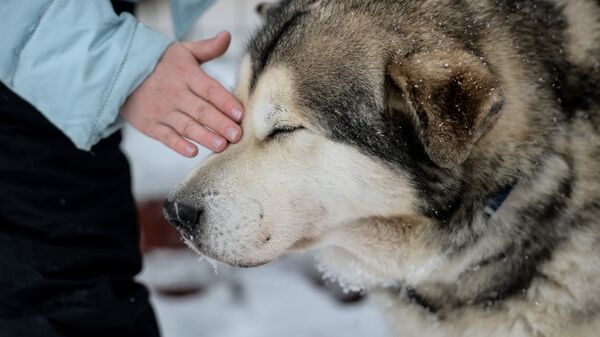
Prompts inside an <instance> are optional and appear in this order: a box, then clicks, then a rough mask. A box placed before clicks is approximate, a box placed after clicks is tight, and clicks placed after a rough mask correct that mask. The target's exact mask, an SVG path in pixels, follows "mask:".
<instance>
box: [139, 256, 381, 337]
mask: <svg viewBox="0 0 600 337" xmlns="http://www.w3.org/2000/svg"><path fill="white" fill-rule="evenodd" d="M307 263H310V261H306V260H305V258H287V259H284V260H282V261H280V262H276V263H273V264H270V265H267V266H264V267H261V268H256V269H234V268H230V267H227V266H223V265H218V266H217V267H216V268H217V269H216V271H215V270H214V269H213V266H212V265H211V264H210V263H208V262H206V261H199V259H198V257H197V256H196V255H195V254H192V253H188V252H183V253H182V252H176V251H171V252H169V251H162V252H157V253H154V254H151V255H149V256H147V257H146V269H145V270H144V272H143V273H142V275H141V279H142V281H144V282H145V283H147V284H149V285H150V288H151V289H152V292H153V296H152V302H153V304H154V306H155V308H156V311H157V315H158V318H159V322H160V325H161V328H162V330H163V334H164V337H198V336H203V337H281V336H286V337H338V336H344V337H367V336H368V337H386V336H389V333H388V331H387V327H386V323H385V321H384V319H383V317H382V314H381V312H380V311H379V310H378V309H377V308H376V307H375V306H374V305H373V304H371V303H370V302H369V301H361V302H359V303H356V304H342V303H341V302H340V301H339V300H337V299H336V298H335V297H334V296H333V295H332V294H330V293H329V292H328V291H327V290H326V288H323V287H320V286H318V285H317V284H316V283H315V282H314V281H313V280H311V278H310V277H308V276H307V268H310V267H307ZM170 288H181V289H193V288H199V289H200V291H198V292H197V293H196V294H193V295H187V296H184V297H172V296H166V295H163V294H161V293H160V292H159V291H158V290H159V289H162V290H168V289H170Z"/></svg>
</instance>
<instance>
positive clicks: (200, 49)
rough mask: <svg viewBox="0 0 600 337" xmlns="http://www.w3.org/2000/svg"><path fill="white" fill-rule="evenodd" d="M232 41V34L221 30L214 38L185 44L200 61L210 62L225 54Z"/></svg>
mask: <svg viewBox="0 0 600 337" xmlns="http://www.w3.org/2000/svg"><path fill="white" fill-rule="evenodd" d="M230 43H231V34H229V33H228V32H221V33H219V34H217V36H215V37H213V38H212V39H208V40H202V41H196V42H184V43H183V45H184V46H185V47H186V48H187V49H188V50H189V51H190V52H192V54H193V55H194V56H195V57H196V59H197V60H198V61H199V62H200V63H204V62H208V61H210V60H212V59H215V58H217V57H219V56H222V55H223V54H225V52H226V51H227V49H228V48H229V44H230Z"/></svg>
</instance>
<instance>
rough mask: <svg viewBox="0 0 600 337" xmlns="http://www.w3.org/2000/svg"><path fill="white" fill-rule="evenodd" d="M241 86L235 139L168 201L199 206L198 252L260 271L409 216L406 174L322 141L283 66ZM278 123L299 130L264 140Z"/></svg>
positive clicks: (410, 199) (346, 147)
mask: <svg viewBox="0 0 600 337" xmlns="http://www.w3.org/2000/svg"><path fill="white" fill-rule="evenodd" d="M244 63H245V65H244V68H247V67H249V66H250V62H248V61H245V62H244ZM241 73H242V74H246V75H245V76H248V74H249V71H248V70H247V69H243V70H242V72H241ZM248 82H249V81H248V80H247V79H244V78H242V80H241V82H240V83H241V84H240V86H242V87H238V89H237V91H236V92H237V93H238V95H239V97H240V98H241V99H242V101H243V103H244V105H245V106H246V110H247V115H246V117H245V121H244V125H243V126H244V130H245V134H244V138H243V139H242V141H241V142H240V143H239V144H237V145H235V146H232V147H231V148H230V149H229V150H227V151H226V152H225V153H223V154H220V155H215V156H212V157H211V158H209V159H208V160H207V161H206V162H205V163H204V164H203V165H202V166H201V167H199V168H198V169H196V170H195V171H194V172H192V173H191V174H190V176H189V177H188V178H187V179H186V180H185V181H184V182H183V183H182V184H181V185H180V186H179V187H178V188H177V189H176V190H175V191H174V192H173V193H172V195H171V197H170V198H171V199H174V200H177V201H179V202H184V203H187V204H189V205H192V206H195V207H197V208H198V209H202V210H203V217H202V221H201V223H200V224H199V225H198V230H197V236H195V239H194V244H195V245H196V246H197V248H198V249H199V250H200V251H201V252H202V253H204V254H206V255H209V256H211V257H213V258H215V259H218V260H221V261H224V262H227V263H231V264H234V265H241V266H253V265H259V264H262V263H266V262H269V261H272V260H274V259H276V258H277V257H279V256H280V255H282V254H284V253H285V252H286V251H289V250H296V249H307V248H312V247H315V246H316V245H318V244H319V243H320V244H321V245H343V241H340V240H336V239H332V238H335V237H336V235H337V234H336V233H339V234H341V233H344V230H345V228H346V227H347V226H349V225H350V224H353V223H356V222H360V220H361V219H367V218H372V217H380V218H388V217H395V216H402V215H406V214H412V213H413V212H414V211H413V209H414V205H413V200H414V192H413V189H412V187H411V186H410V184H409V182H408V181H407V179H406V178H405V177H403V176H402V175H399V174H398V173H397V172H395V171H392V169H391V168H389V167H388V166H386V165H385V164H383V163H381V162H379V161H378V160H376V159H374V158H371V157H369V156H367V155H365V154H363V153H362V152H360V151H359V150H358V149H356V148H354V147H351V146H349V145H345V144H340V143H336V142H333V141H331V140H329V139H327V138H326V137H324V136H323V135H321V134H319V133H318V132H317V131H316V128H313V127H312V126H311V125H310V124H309V123H308V121H306V120H305V119H304V118H303V117H302V116H303V114H300V113H298V109H300V108H301V107H298V106H296V104H295V102H294V97H295V95H294V88H293V81H292V76H291V75H290V72H289V70H287V69H284V68H273V69H268V70H267V71H266V72H265V74H264V75H263V76H262V77H261V79H260V80H259V82H258V83H257V87H256V90H255V91H254V93H253V94H252V95H249V94H248V89H247V88H244V87H243V86H247V85H248ZM285 126H303V127H305V128H306V129H305V130H301V131H297V132H294V133H290V134H284V135H280V136H279V137H276V138H275V139H272V140H265V139H266V138H267V136H268V135H269V134H270V133H271V132H272V131H273V129H274V128H278V127H285ZM340 237H343V235H341V236H340ZM365 239H367V240H368V239H369V238H365ZM349 244H350V243H349ZM351 247H352V244H350V245H348V248H351Z"/></svg>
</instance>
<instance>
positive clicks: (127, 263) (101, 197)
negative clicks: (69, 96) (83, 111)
mask: <svg viewBox="0 0 600 337" xmlns="http://www.w3.org/2000/svg"><path fill="white" fill-rule="evenodd" d="M120 140H121V138H120V135H119V134H115V135H113V136H112V137H110V138H108V139H105V140H104V141H102V142H101V143H99V144H98V145H97V146H95V147H94V148H93V150H92V152H84V151H79V150H77V149H76V148H75V147H74V146H73V144H72V143H71V142H70V141H69V140H68V139H67V138H66V137H65V136H64V135H63V134H62V133H61V132H60V131H59V130H57V129H56V128H55V127H54V126H52V125H51V124H50V123H49V122H48V121H47V120H46V119H45V118H44V117H43V116H42V115H41V114H40V112H38V111H36V109H35V108H33V107H32V106H31V105H29V104H28V103H26V102H25V101H23V100H22V99H20V98H19V97H17V96H16V95H15V94H14V93H12V92H11V91H10V90H9V89H8V88H6V87H5V86H3V85H2V84H1V83H0V337H67V336H68V337H95V336H98V337H120V336H123V337H124V336H128V337H137V336H139V337H142V336H143V337H156V336H159V332H158V327H157V323H156V320H155V316H154V313H153V310H152V307H151V305H150V303H149V300H148V292H147V290H146V289H145V288H144V287H143V286H142V285H140V284H138V283H136V282H135V281H134V277H135V275H136V274H138V272H139V271H140V269H141V256H140V252H139V248H138V241H139V234H138V225H137V214H136V209H135V204H134V201H133V198H132V195H131V186H130V185H131V181H130V180H131V179H130V172H129V165H128V162H127V159H126V158H125V156H124V155H123V153H122V152H121V150H120V148H119V144H120Z"/></svg>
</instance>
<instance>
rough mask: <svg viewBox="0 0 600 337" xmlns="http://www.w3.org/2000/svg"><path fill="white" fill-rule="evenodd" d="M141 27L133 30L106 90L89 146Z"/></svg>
mask: <svg viewBox="0 0 600 337" xmlns="http://www.w3.org/2000/svg"><path fill="white" fill-rule="evenodd" d="M139 25H140V23H139V22H138V23H137V24H136V25H135V28H134V29H133V32H132V33H131V37H130V38H129V41H128V43H127V48H126V50H125V52H124V53H123V56H122V57H121V62H120V63H119V66H118V67H117V70H116V71H115V73H114V75H113V77H112V79H111V81H110V84H109V86H108V88H107V90H106V93H105V94H104V98H103V99H102V103H101V106H100V110H99V112H98V117H96V119H95V121H94V123H93V124H92V130H91V131H92V132H91V133H90V136H89V137H88V141H87V145H89V146H92V145H93V144H92V143H93V142H94V138H95V137H96V133H98V132H99V130H98V125H99V123H100V121H101V120H102V119H103V117H104V115H105V114H106V107H107V106H108V102H109V101H110V97H111V96H112V93H113V91H114V89H115V87H116V86H117V81H118V80H119V78H120V77H121V74H122V73H123V69H124V68H125V63H127V61H128V59H129V53H130V51H131V47H132V45H133V40H134V38H135V34H136V33H137V30H138V27H139Z"/></svg>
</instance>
